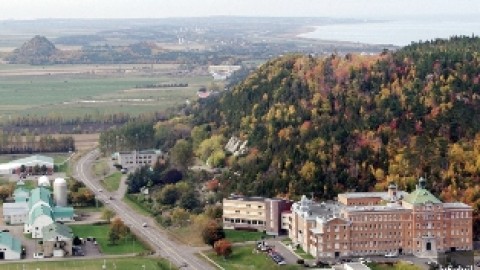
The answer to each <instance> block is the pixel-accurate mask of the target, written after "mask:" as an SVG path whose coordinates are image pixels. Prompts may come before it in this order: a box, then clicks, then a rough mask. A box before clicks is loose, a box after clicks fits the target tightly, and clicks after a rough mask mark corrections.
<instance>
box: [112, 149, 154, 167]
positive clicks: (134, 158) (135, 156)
mask: <svg viewBox="0 0 480 270" xmlns="http://www.w3.org/2000/svg"><path fill="white" fill-rule="evenodd" d="M162 156H163V152H162V151H161V150H158V149H152V150H142V151H131V152H117V153H114V154H113V155H112V157H113V158H114V159H116V160H117V164H119V165H121V166H122V168H135V167H137V166H144V165H150V166H153V165H155V162H157V160H158V159H159V158H160V157H162Z"/></svg>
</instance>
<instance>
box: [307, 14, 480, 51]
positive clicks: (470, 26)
mask: <svg viewBox="0 0 480 270" xmlns="http://www.w3.org/2000/svg"><path fill="white" fill-rule="evenodd" d="M472 33H474V34H475V35H479V34H480V16H479V17H477V16H475V17H471V16H469V17H468V18H429V19H422V18H410V19H397V20H386V21H379V20H365V21H359V22H358V23H339V24H330V25H322V26H316V29H315V31H313V32H309V33H304V34H300V35H299V37H303V38H312V39H320V40H332V41H349V42H359V43H367V44H392V45H396V46H405V45H409V44H410V43H411V42H412V41H414V42H418V41H427V40H432V39H436V38H449V37H451V36H453V35H457V36H458V35H467V36H471V35H472Z"/></svg>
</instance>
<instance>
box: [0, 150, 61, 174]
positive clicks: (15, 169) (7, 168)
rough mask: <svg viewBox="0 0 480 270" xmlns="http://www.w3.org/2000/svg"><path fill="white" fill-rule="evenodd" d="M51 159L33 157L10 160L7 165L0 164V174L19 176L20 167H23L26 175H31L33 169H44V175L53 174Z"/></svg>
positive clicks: (38, 156) (39, 156)
mask: <svg viewBox="0 0 480 270" xmlns="http://www.w3.org/2000/svg"><path fill="white" fill-rule="evenodd" d="M53 165H54V163H53V158H51V157H47V156H42V155H34V156H30V157H26V158H22V159H17V160H12V161H10V162H8V163H3V164H0V174H19V173H20V170H21V168H22V166H24V167H25V172H26V173H33V171H34V168H35V167H37V166H38V167H39V168H42V167H43V166H45V167H46V169H47V171H46V173H48V174H51V173H53Z"/></svg>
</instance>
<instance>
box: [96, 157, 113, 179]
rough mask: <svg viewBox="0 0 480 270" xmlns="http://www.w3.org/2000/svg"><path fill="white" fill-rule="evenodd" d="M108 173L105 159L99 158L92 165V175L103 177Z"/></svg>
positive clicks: (108, 169)
mask: <svg viewBox="0 0 480 270" xmlns="http://www.w3.org/2000/svg"><path fill="white" fill-rule="evenodd" d="M109 172H110V168H109V167H108V162H107V159H106V158H99V159H97V160H96V161H95V162H94V163H93V173H94V174H95V175H96V176H98V177H105V176H107V175H108V173H109Z"/></svg>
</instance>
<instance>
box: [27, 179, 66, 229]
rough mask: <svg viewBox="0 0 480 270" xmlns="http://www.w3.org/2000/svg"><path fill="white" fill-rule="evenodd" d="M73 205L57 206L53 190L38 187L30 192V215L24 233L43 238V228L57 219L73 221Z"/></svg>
mask: <svg viewBox="0 0 480 270" xmlns="http://www.w3.org/2000/svg"><path fill="white" fill-rule="evenodd" d="M73 216H74V211H73V208H72V207H59V206H56V205H55V203H54V200H53V196H52V192H51V191H50V189H48V188H47V187H43V186H41V187H38V188H35V189H33V190H32V191H31V192H30V199H29V200H28V216H27V219H26V220H25V224H24V233H31V234H32V238H42V237H43V232H42V228H43V227H45V226H48V225H50V224H52V223H54V222H55V221H64V222H65V221H72V220H73Z"/></svg>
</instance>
